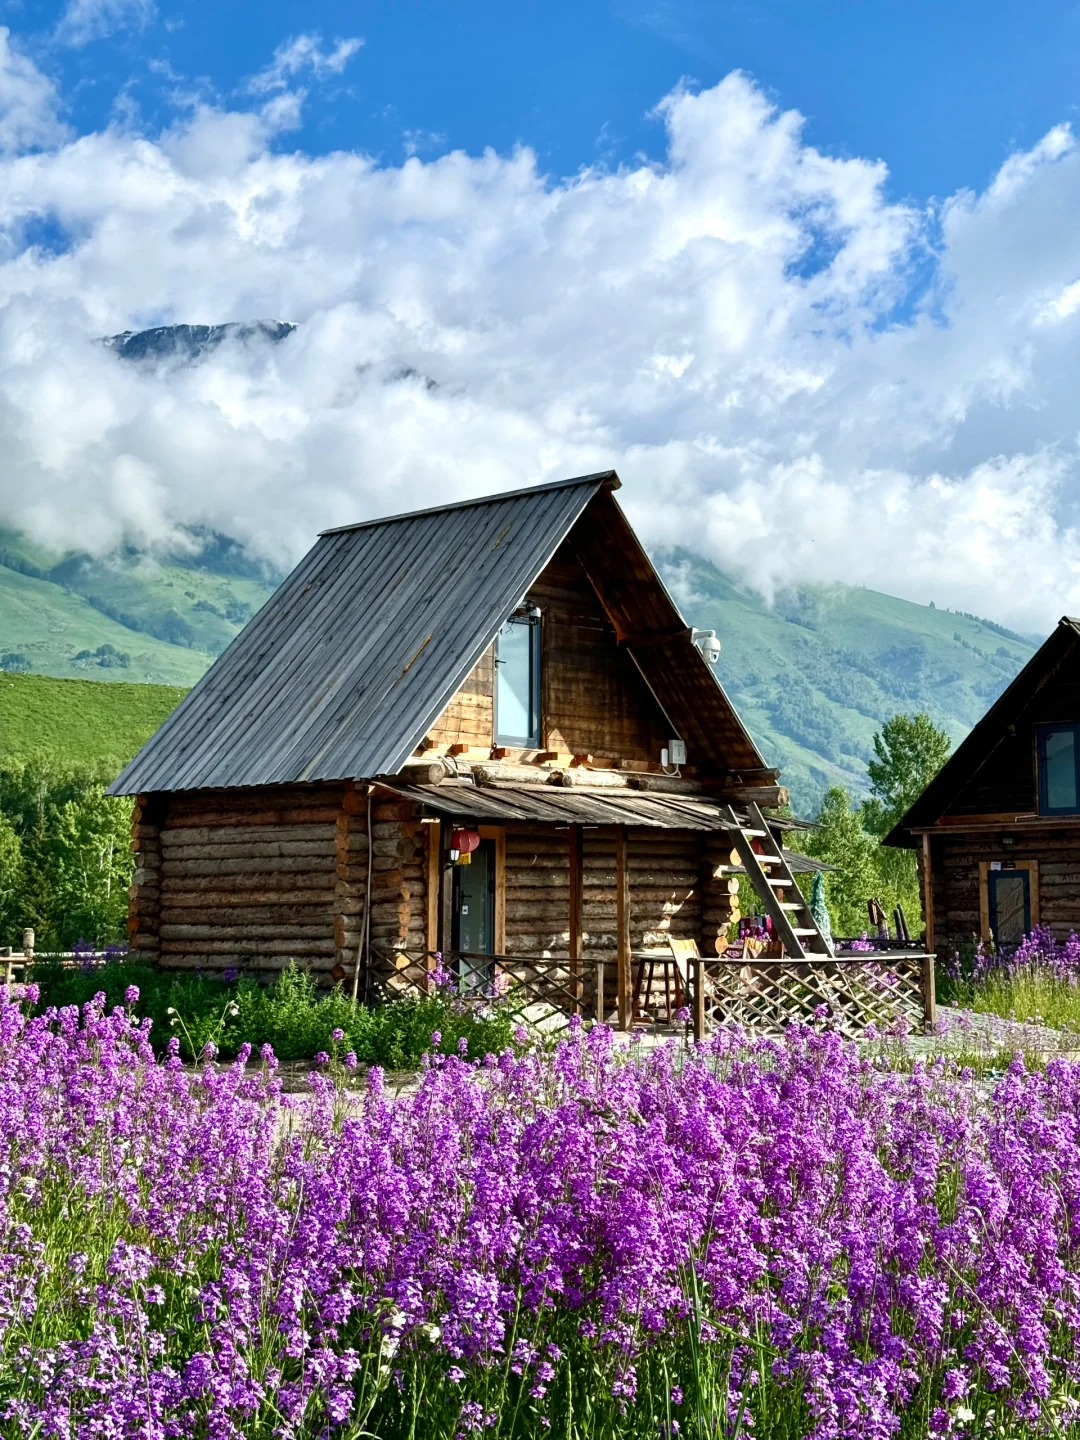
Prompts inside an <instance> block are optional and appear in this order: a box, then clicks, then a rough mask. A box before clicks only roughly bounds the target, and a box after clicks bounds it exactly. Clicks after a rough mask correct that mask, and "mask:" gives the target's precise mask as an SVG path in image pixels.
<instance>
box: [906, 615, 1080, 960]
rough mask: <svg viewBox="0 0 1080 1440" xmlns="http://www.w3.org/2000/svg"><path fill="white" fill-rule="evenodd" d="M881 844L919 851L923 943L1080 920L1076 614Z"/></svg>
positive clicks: (1013, 934)
mask: <svg viewBox="0 0 1080 1440" xmlns="http://www.w3.org/2000/svg"><path fill="white" fill-rule="evenodd" d="M886 844H888V845H898V846H905V847H907V848H909V849H914V850H915V851H916V853H917V855H918V860H919V872H920V877H921V881H922V888H923V913H924V915H925V917H926V931H927V948H928V949H934V948H937V949H938V950H940V949H941V948H942V947H943V946H947V945H953V944H958V943H962V942H964V941H971V940H972V939H982V940H984V941H994V942H995V943H997V944H1001V945H1006V946H1008V945H1014V944H1016V943H1017V941H1019V940H1020V939H1021V937H1022V936H1023V935H1024V934H1025V933H1026V932H1028V931H1030V930H1031V928H1032V926H1034V925H1038V924H1040V923H1041V924H1044V925H1049V926H1050V927H1051V929H1052V930H1053V931H1054V932H1055V933H1056V934H1057V936H1058V937H1059V938H1060V939H1064V938H1065V937H1066V936H1067V935H1068V934H1069V932H1070V931H1072V930H1080V620H1075V619H1071V618H1070V617H1069V616H1065V617H1064V618H1063V619H1062V620H1061V621H1060V622H1059V624H1058V626H1057V629H1056V630H1055V631H1054V632H1053V634H1052V635H1051V636H1050V638H1049V639H1048V640H1047V641H1046V642H1045V643H1044V644H1043V645H1042V646H1041V647H1040V649H1039V650H1038V651H1037V652H1036V653H1035V654H1034V655H1033V656H1032V658H1031V659H1030V660H1029V661H1028V663H1027V664H1026V665H1025V666H1024V668H1023V670H1021V672H1020V674H1019V675H1018V676H1017V677H1016V679H1015V680H1014V681H1013V682H1012V684H1011V685H1009V687H1008V688H1007V689H1006V690H1005V691H1004V692H1003V693H1002V695H1001V696H1000V697H999V698H998V699H997V700H996V701H995V702H994V704H993V705H992V706H991V707H990V709H989V710H988V711H987V712H986V714H985V715H984V716H983V718H982V719H981V720H980V721H979V723H978V724H977V725H976V726H975V727H974V729H973V730H972V731H971V733H970V734H969V735H968V736H967V737H966V739H965V740H964V741H963V743H962V744H961V745H959V746H958V747H957V749H956V751H955V752H954V753H953V754H952V755H951V756H950V758H949V759H948V760H947V761H946V763H945V765H944V766H943V767H942V769H941V770H940V771H939V772H938V774H937V776H936V777H935V778H934V779H933V780H932V781H931V782H930V784H929V785H928V786H927V788H926V789H925V790H924V791H923V793H922V795H921V796H920V797H919V799H918V800H916V802H915V804H914V805H912V807H911V809H910V810H909V811H908V812H907V814H906V815H905V816H904V817H903V819H902V820H901V821H900V822H899V824H898V825H897V826H896V827H895V829H894V830H893V831H892V832H891V834H890V835H889V836H888V837H887V839H886Z"/></svg>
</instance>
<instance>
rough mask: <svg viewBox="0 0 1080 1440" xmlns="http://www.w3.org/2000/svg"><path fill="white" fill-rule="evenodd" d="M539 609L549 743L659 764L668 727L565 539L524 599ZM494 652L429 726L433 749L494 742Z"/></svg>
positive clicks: (566, 751) (567, 751) (568, 750)
mask: <svg viewBox="0 0 1080 1440" xmlns="http://www.w3.org/2000/svg"><path fill="white" fill-rule="evenodd" d="M525 600H526V603H527V604H529V605H536V606H538V607H539V608H540V611H541V614H542V622H541V623H542V660H541V669H542V679H543V693H542V696H541V709H542V717H541V718H542V722H543V738H544V748H545V749H547V750H553V751H555V752H557V753H559V754H563V755H574V754H590V755H593V756H594V757H596V758H597V759H604V760H629V761H633V762H635V763H638V764H645V763H652V764H654V765H655V764H656V763H658V761H659V759H660V750H661V748H662V747H663V746H664V745H666V744H667V742H668V740H669V739H670V738H671V727H670V725H669V724H668V721H667V720H666V719H665V717H664V715H663V712H662V711H661V709H660V707H659V706H658V704H657V703H656V700H655V699H654V698H653V695H652V693H651V691H650V690H649V688H648V686H647V685H646V684H645V682H644V680H643V679H642V678H641V675H640V673H639V671H638V669H637V667H636V666H635V664H634V662H633V660H632V659H631V658H630V656H629V655H628V654H627V652H626V650H625V648H623V647H621V646H620V645H619V644H618V642H617V640H616V636H615V630H614V627H613V626H612V625H611V623H610V621H609V620H608V619H607V616H606V615H605V613H604V607H603V605H602V604H601V603H600V599H599V597H598V596H597V593H596V591H595V589H594V588H593V586H592V584H591V582H590V581H589V579H588V577H587V576H586V574H585V571H584V569H583V568H582V565H581V562H580V561H579V560H578V559H577V557H576V555H575V554H574V553H573V551H572V550H571V549H570V547H569V546H568V545H566V544H564V545H563V546H562V547H561V548H560V549H559V551H558V552H557V554H556V555H555V557H554V559H553V560H552V561H551V562H550V564H549V565H547V567H546V568H545V569H544V571H543V572H542V574H541V575H540V577H539V578H538V579H537V581H536V582H535V584H534V585H533V586H532V587H531V588H530V590H529V592H528V594H527V596H526V597H525ZM494 683H495V657H494V649H493V648H492V649H489V650H488V651H486V652H485V654H484V655H483V656H482V657H481V659H480V661H479V662H478V663H477V665H476V666H475V667H474V668H473V670H472V672H471V674H470V675H469V677H468V679H467V680H466V681H465V683H464V684H463V685H462V687H461V689H460V690H459V691H458V692H457V694H456V695H455V696H454V698H453V699H452V700H451V702H450V704H449V705H448V706H447V707H446V709H445V710H444V711H443V713H442V715H441V716H440V717H439V719H438V720H437V721H436V723H435V724H434V725H433V726H432V727H431V729H430V730H429V731H428V740H429V742H430V746H431V747H432V748H434V749H435V750H445V749H448V748H449V747H450V746H451V745H462V746H465V747H467V748H468V749H471V750H473V749H475V750H487V749H488V748H489V747H490V746H491V745H493V744H494V743H495V731H494Z"/></svg>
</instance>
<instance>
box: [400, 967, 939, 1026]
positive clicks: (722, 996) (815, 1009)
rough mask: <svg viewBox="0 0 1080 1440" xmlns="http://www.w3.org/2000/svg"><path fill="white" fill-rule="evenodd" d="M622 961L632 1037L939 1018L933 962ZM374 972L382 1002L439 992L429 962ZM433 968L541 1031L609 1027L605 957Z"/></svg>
mask: <svg viewBox="0 0 1080 1440" xmlns="http://www.w3.org/2000/svg"><path fill="white" fill-rule="evenodd" d="M631 959H632V967H631V968H632V993H633V1005H632V1017H633V1018H632V1023H633V1024H634V1026H636V1027H637V1026H648V1025H653V1026H660V1027H664V1026H671V1025H677V1024H682V1023H685V1016H686V1014H687V1012H689V1014H690V1016H691V1021H692V1024H693V1029H694V1035H695V1037H696V1038H698V1039H703V1038H704V1037H705V1036H706V1035H707V1034H708V1033H709V1032H710V1031H711V1030H713V1029H715V1028H717V1027H719V1026H723V1025H732V1024H735V1025H742V1026H745V1027H746V1028H747V1029H751V1030H756V1031H765V1032H772V1033H776V1032H780V1031H782V1030H783V1029H785V1028H786V1027H787V1026H788V1025H791V1024H793V1023H805V1024H825V1025H827V1026H831V1027H834V1028H836V1029H838V1030H840V1031H841V1032H842V1033H843V1034H845V1035H848V1036H851V1037H852V1038H861V1037H862V1036H863V1035H864V1034H865V1032H866V1029H867V1027H868V1026H870V1025H873V1026H876V1027H877V1028H878V1029H879V1030H893V1029H896V1028H897V1027H906V1028H907V1029H909V1030H912V1031H915V1030H922V1029H923V1028H924V1027H926V1026H929V1025H932V1024H933V1023H934V1020H935V1018H936V1016H935V997H934V956H933V955H929V954H926V953H925V952H923V951H921V950H914V949H908V950H899V949H893V950H889V951H877V952H874V951H870V952H858V953H853V954H840V955H837V956H835V957H831V958H829V959H824V958H822V959H814V960H788V959H783V958H776V957H769V956H758V957H753V958H751V957H747V956H735V957H731V956H724V957H708V958H695V959H691V960H690V961H689V962H684V961H677V960H676V959H675V957H674V956H671V955H664V954H662V953H659V952H656V951H635V952H633V954H632V957H631ZM383 961H384V964H388V965H389V966H392V967H393V968H387V969H386V970H384V973H383V975H382V976H381V977H380V979H379V980H378V982H377V989H378V992H379V994H380V995H382V996H383V997H385V998H390V997H391V996H392V995H395V994H397V995H400V994H404V993H408V992H410V991H412V992H418V993H430V992H431V989H432V987H433V985H434V984H435V983H436V979H435V971H436V965H437V963H438V960H437V957H436V956H435V955H434V954H427V953H416V952H407V951H393V952H383ZM442 963H443V965H444V967H445V972H446V973H448V974H449V975H450V976H451V977H452V978H453V981H454V984H455V986H456V989H457V993H458V995H459V997H460V998H461V1000H462V1001H464V1002H465V1003H470V1004H482V1003H490V1002H491V1001H492V1000H493V999H495V998H496V997H499V998H500V1000H501V1003H503V1004H506V1005H508V1006H509V1007H510V1009H511V1011H512V1012H513V1013H517V1014H519V1015H521V1017H522V1019H523V1020H527V1021H529V1022H530V1023H533V1024H538V1025H539V1026H540V1027H541V1028H543V1029H545V1030H549V1031H555V1030H559V1029H562V1028H564V1027H565V1025H566V1024H567V1023H568V1021H569V1018H570V1016H571V1015H579V1016H581V1017H582V1018H583V1019H591V1020H595V1021H596V1022H598V1023H600V1024H617V1022H618V1002H617V993H616V990H617V986H616V968H617V967H616V962H615V959H614V957H612V958H610V959H607V960H603V959H588V960H580V959H579V960H574V959H571V958H570V957H569V956H544V957H538V956H527V955H479V954H474V953H471V952H467V951H465V952H454V953H452V954H449V955H447V956H445V957H443V961H442ZM683 1007H685V1009H684V1008H683Z"/></svg>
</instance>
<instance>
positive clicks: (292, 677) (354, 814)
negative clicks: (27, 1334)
mask: <svg viewBox="0 0 1080 1440" xmlns="http://www.w3.org/2000/svg"><path fill="white" fill-rule="evenodd" d="M618 486H619V480H618V477H617V476H616V475H615V474H614V472H606V473H603V474H598V475H589V476H585V477H582V478H577V479H572V480H566V481H561V482H557V483H554V484H547V485H539V486H534V487H531V488H529V489H525V490H520V491H515V492H511V493H508V494H504V495H498V496H492V497H487V498H484V499H480V500H474V501H467V502H462V503H457V504H450V505H443V506H440V507H437V508H434V509H428V510H422V511H418V512H416V513H413V514H408V515H398V516H393V517H391V518H388V519H384V520H375V521H367V522H363V523H361V524H356V525H350V526H345V527H343V528H339V529H335V530H329V531H326V532H324V533H323V534H322V535H321V536H320V537H319V539H318V541H317V543H316V544H315V546H314V548H313V549H312V550H311V551H310V552H309V553H308V555H307V556H306V557H305V559H303V560H302V561H301V562H300V564H299V565H298V566H297V567H296V569H295V570H294V571H293V573H292V574H291V575H290V576H289V577H288V578H287V579H286V581H285V582H284V584H283V585H282V586H281V587H280V589H279V590H278V591H277V592H276V593H275V594H274V595H273V597H272V598H271V599H270V600H269V601H268V602H267V603H266V605H265V606H264V607H263V609H262V610H261V611H259V613H258V614H257V615H256V616H255V617H254V618H253V619H252V620H251V621H250V622H249V624H248V625H247V626H246V628H245V629H244V630H243V631H242V632H241V633H240V635H238V636H237V638H236V639H235V640H234V642H233V643H232V645H231V646H230V647H229V649H227V650H226V651H225V652H224V653H223V654H222V655H221V656H220V657H219V658H218V659H217V660H216V662H215V663H214V664H213V665H212V666H211V668H210V669H209V670H208V671H207V673H206V675H205V676H204V677H203V678H202V680H200V681H199V683H198V684H197V685H196V686H195V687H194V688H193V689H192V690H191V691H190V692H189V694H188V695H187V696H186V697H185V698H184V700H183V701H182V702H181V704H180V705H179V706H178V707H177V709H176V710H175V711H174V712H173V714H172V715H170V716H169V718H168V719H167V720H166V721H165V722H164V724H163V725H162V726H161V728H160V729H159V730H158V731H157V733H156V734H155V735H153V736H152V737H151V739H150V740H149V741H148V742H147V744H146V745H145V746H144V748H143V749H142V750H141V751H140V752H139V754H138V755H137V756H136V757H135V758H134V760H132V762H131V763H130V764H129V765H128V766H127V768H126V769H125V770H124V771H123V773H122V774H121V775H120V777H119V778H118V779H117V781H116V782H115V783H114V785H113V786H112V793H113V794H123V795H134V796H136V797H137V799H136V805H135V812H134V829H133V848H134V849H135V851H136V870H135V880H134V885H133V887H132V892H131V907H130V920H129V932H130V935H129V940H130V948H131V950H132V951H133V952H137V953H139V954H142V955H145V956H146V957H147V958H153V959H156V960H157V961H159V962H160V964H161V965H163V966H177V967H196V968H199V969H203V970H210V971H220V970H223V969H226V968H236V969H244V970H250V971H254V972H257V973H259V974H261V975H267V974H269V973H272V972H273V971H274V969H275V968H280V967H282V966H284V965H285V964H287V963H288V962H290V961H295V962H297V963H298V964H301V965H302V966H305V967H308V968H310V969H311V970H313V971H315V972H316V973H317V974H318V975H319V976H320V978H321V980H322V981H323V982H325V983H327V984H329V983H333V982H345V983H346V985H349V984H352V985H353V986H354V987H358V988H359V990H360V992H361V994H362V995H363V996H365V997H368V998H370V997H371V996H372V995H375V994H379V993H385V992H386V987H387V985H391V986H392V985H393V983H394V981H395V979H399V980H402V981H404V979H405V978H406V977H407V976H410V975H411V976H415V975H416V973H417V971H418V970H419V972H420V973H421V975H425V974H427V973H429V972H430V970H431V967H432V965H433V964H434V963H435V962H434V957H435V956H436V955H437V954H438V955H440V956H442V957H443V958H444V962H445V963H446V964H448V965H449V964H452V965H453V966H454V967H455V968H456V970H457V972H458V975H459V979H461V980H462V982H463V983H475V981H476V978H477V976H478V975H479V976H480V978H483V979H490V978H491V975H492V973H493V971H494V968H495V965H496V963H498V964H499V965H501V966H504V967H505V966H509V965H517V966H518V967H519V970H520V968H521V967H525V968H526V969H528V967H532V972H533V973H535V972H536V967H537V966H538V964H539V963H540V962H541V961H554V962H557V968H558V967H561V969H559V972H558V973H559V974H560V975H561V976H562V979H563V981H564V982H565V983H564V985H563V993H564V994H565V993H567V992H566V984H569V983H570V981H573V984H574V986H576V987H577V988H576V990H575V992H574V993H575V995H576V996H577V997H578V998H579V999H580V996H581V993H582V991H581V985H582V983H583V982H581V980H580V976H581V973H582V972H581V966H582V963H583V962H584V961H587V960H588V959H589V958H590V957H597V956H600V957H603V956H608V957H610V959H611V960H612V961H613V962H614V963H613V965H612V966H611V967H610V968H609V975H610V976H611V983H612V984H613V986H614V991H613V993H614V995H615V999H616V1001H617V1004H618V1013H619V1016H620V1019H621V1021H622V1022H623V1023H626V1022H627V1021H628V1020H629V1018H630V1017H629V1009H630V1007H631V1003H632V1001H631V996H630V987H631V983H632V982H631V966H632V962H633V957H634V956H635V955H638V956H645V955H650V954H653V953H655V949H656V947H657V946H661V945H665V944H667V943H668V942H670V940H671V939H673V938H674V939H681V940H683V941H685V942H688V943H689V942H693V944H694V945H695V946H698V947H700V948H701V950H702V952H703V953H706V954H716V953H719V952H720V950H721V949H722V948H723V946H724V945H725V944H726V942H727V936H728V931H729V927H730V925H731V923H732V921H733V920H737V919H738V917H739V913H740V911H739V899H738V892H739V886H738V876H739V874H740V873H751V878H752V879H753V881H754V884H755V885H756V886H757V888H758V891H759V893H760V894H761V896H762V905H763V908H764V909H766V910H767V911H768V913H769V914H770V915H771V916H773V917H774V920H775V924H776V929H777V933H778V934H779V935H780V936H781V939H782V941H783V943H784V944H785V945H786V947H787V953H788V954H789V955H793V956H800V955H804V954H808V953H813V952H814V951H815V950H817V951H818V953H822V954H827V953H828V951H827V947H826V946H825V943H824V942H823V941H822V940H821V936H820V934H819V932H818V931H817V928H816V926H815V925H814V924H813V921H812V919H811V918H810V916H809V911H808V909H807V907H806V906H805V905H804V904H803V903H802V897H801V895H800V894H799V891H798V889H797V886H796V885H795V882H794V881H793V879H792V877H791V867H792V866H793V865H795V866H798V864H799V862H798V861H797V860H796V859H794V858H793V857H787V852H785V851H784V850H783V847H782V845H781V844H780V841H781V840H782V830H783V824H784V822H782V821H776V820H768V821H767V820H765V819H763V817H762V813H761V807H774V808H775V807H777V806H780V805H782V804H783V803H784V802H785V801H786V799H787V793H786V791H785V790H784V789H783V787H781V786H780V785H779V783H778V782H779V775H778V772H777V771H775V770H773V769H771V768H769V767H768V766H767V765H766V764H765V762H764V760H763V759H762V757H761V755H760V754H759V753H758V750H757V747H756V746H755V745H754V743H753V741H752V740H751V738H750V736H749V734H748V733H747V731H746V729H745V727H744V726H743V724H742V722H741V721H740V719H739V717H738V715H737V714H736V712H735V710H734V708H733V707H732V705H731V703H730V701H729V700H728V698H727V696H726V694H725V693H724V690H723V688H722V686H721V684H720V683H719V681H718V679H717V676H716V673H715V670H714V668H713V666H712V664H710V663H709V660H708V659H707V658H706V656H705V655H704V654H703V653H702V647H701V645H700V644H699V643H697V642H696V639H695V632H694V631H692V630H691V628H690V627H689V626H688V625H687V624H686V622H685V621H684V620H683V618H682V616H681V615H680V613H679V611H678V609H677V608H676V606H675V604H674V603H673V601H672V599H671V597H670V595H669V594H668V592H667V590H666V589H665V587H664V585H663V583H662V581H661V579H660V577H659V575H658V574H657V572H656V570H655V569H654V567H653V565H652V563H651V562H650V560H649V558H648V557H647V555H646V553H645V551H644V550H643V548H642V546H641V544H640V542H639V541H638V539H637V537H636V535H635V534H634V532H633V530H632V529H631V527H630V525H629V523H628V521H627V519H626V516H625V514H624V513H623V511H622V509H621V508H620V506H619V504H618V502H617V500H616V498H615V493H614V492H615V490H616V489H617V488H618ZM709 635H710V636H711V632H709ZM739 847H742V848H741V851H740V848H739ZM748 849H752V850H753V851H754V852H756V854H755V856H752V857H751V858H750V860H749V861H748V862H747V860H746V856H745V853H744V852H745V851H747V850H748ZM757 856H760V857H761V858H760V860H759V859H758V858H757ZM785 857H787V858H785ZM803 863H804V864H807V865H812V863H813V862H803ZM747 864H749V866H750V870H749V872H748V871H747ZM785 887H787V888H785ZM642 963H644V962H643V961H642ZM639 971H640V966H639ZM650 973H651V971H650ZM597 983H598V984H606V983H607V982H606V981H598V982H597ZM354 993H355V991H354ZM599 1000H600V1006H599V1008H600V1009H601V1010H602V1008H603V1004H604V1003H605V1002H604V995H603V994H601V995H600V997H599Z"/></svg>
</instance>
